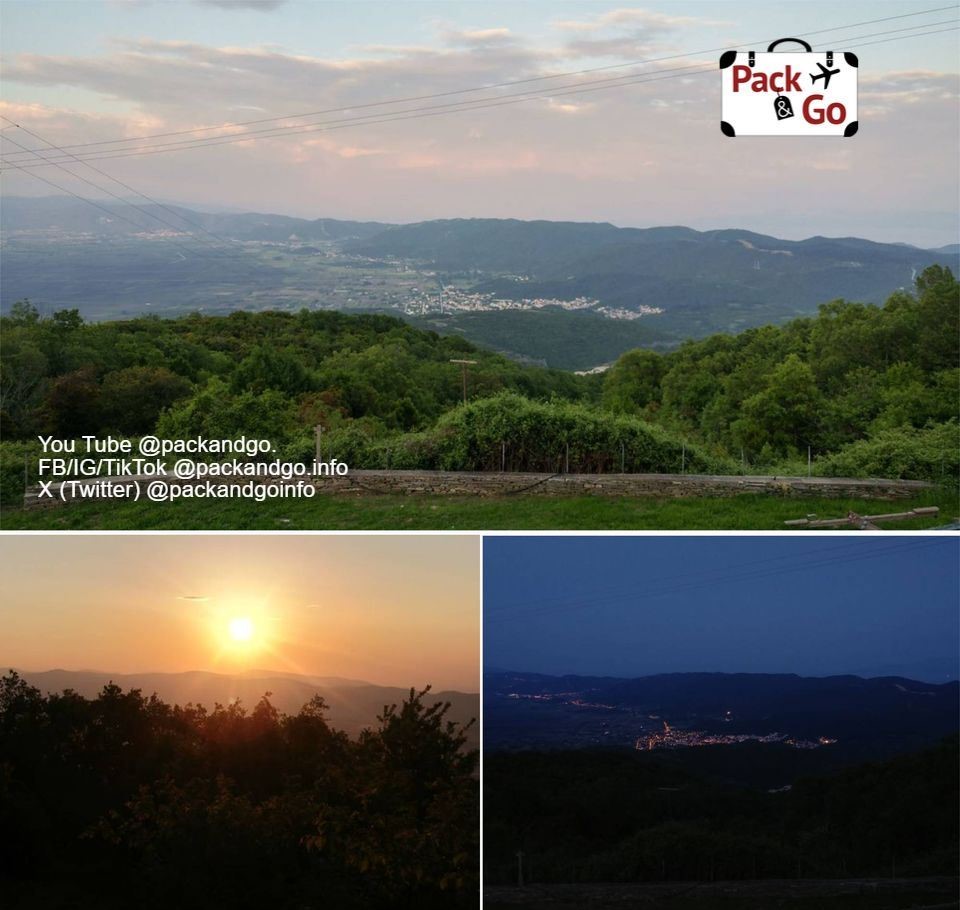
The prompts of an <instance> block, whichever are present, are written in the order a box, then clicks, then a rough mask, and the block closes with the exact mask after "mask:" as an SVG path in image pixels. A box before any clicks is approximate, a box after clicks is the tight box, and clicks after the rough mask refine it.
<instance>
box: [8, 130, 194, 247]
mask: <svg viewBox="0 0 960 910" xmlns="http://www.w3.org/2000/svg"><path fill="white" fill-rule="evenodd" d="M0 118H2V119H6V118H5V117H3V115H2V114H0ZM2 138H4V139H5V140H6V141H7V142H12V143H13V144H14V145H16V146H17V147H18V148H26V146H24V145H21V144H20V143H19V142H17V141H16V140H15V139H11V138H10V137H9V136H4V137H2ZM39 157H41V158H42V157H43V156H39ZM44 160H46V159H44ZM52 163H53V164H54V165H55V166H56V167H58V168H59V169H60V170H61V171H63V172H64V173H65V174H68V175H69V176H71V177H74V178H76V179H77V180H82V181H83V182H84V183H86V184H87V185H88V186H92V187H93V188H94V189H95V190H97V191H99V192H101V193H106V194H107V195H108V196H112V197H113V198H114V199H117V200H119V201H120V202H122V203H123V204H124V205H127V206H130V207H131V208H135V209H136V210H137V211H138V212H143V214H144V215H146V216H147V217H148V218H153V219H154V220H155V221H158V222H159V223H160V224H162V225H165V226H166V227H168V228H171V229H172V230H174V231H176V232H177V233H183V228H182V227H180V226H179V225H176V224H171V222H169V221H167V220H166V219H165V218H161V217H160V216H159V215H157V214H156V213H154V212H151V211H150V210H149V209H145V208H144V207H143V206H142V205H137V204H136V203H135V202H130V201H129V200H128V199H124V198H123V196H120V195H119V194H118V193H114V192H113V191H112V190H109V189H107V188H106V187H103V186H100V185H99V184H98V183H95V182H94V181H93V180H89V179H88V178H86V177H84V176H83V175H82V174H77V173H76V172H74V171H71V170H69V169H68V168H65V167H64V166H63V165H62V164H58V163H56V162H52ZM81 163H83V162H81ZM10 167H13V168H16V169H17V170H24V168H22V167H19V166H18V165H16V164H14V165H10ZM87 167H93V165H92V164H89V165H87ZM99 173H103V172H102V171H99ZM31 176H33V177H37V176H39V175H37V174H32V173H31ZM107 176H109V175H107ZM118 182H119V181H118ZM124 186H126V184H124ZM131 192H135V193H136V192H137V191H136V190H133V189H132V188H131ZM74 195H76V196H77V198H78V199H82V200H83V201H85V202H89V201H90V200H89V199H87V197H86V196H81V195H79V194H74ZM137 195H140V196H142V195H143V194H142V193H137ZM144 198H145V199H149V197H148V196H144ZM150 201H151V202H152V201H153V200H150ZM164 208H165V206H164ZM124 220H126V221H130V219H124ZM130 223H131V224H133V223H134V222H132V221H130ZM137 227H138V228H140V229H141V230H143V227H144V226H143V225H137ZM187 233H188V234H189V232H187ZM191 236H192V235H191ZM193 239H195V240H197V241H199V242H201V243H209V242H210V241H208V240H206V241H205V240H203V239H202V238H199V237H194V238H193ZM184 249H186V247H184ZM190 253H191V255H194V253H193V251H192V250H191V251H190Z"/></svg>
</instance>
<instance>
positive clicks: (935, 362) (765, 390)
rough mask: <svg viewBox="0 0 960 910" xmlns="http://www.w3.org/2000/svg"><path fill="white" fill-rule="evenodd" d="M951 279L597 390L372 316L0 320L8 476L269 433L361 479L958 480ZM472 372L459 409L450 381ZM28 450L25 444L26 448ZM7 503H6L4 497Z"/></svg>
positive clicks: (706, 351)
mask: <svg viewBox="0 0 960 910" xmlns="http://www.w3.org/2000/svg"><path fill="white" fill-rule="evenodd" d="M958 338H960V327H958V284H957V281H956V280H955V279H954V277H953V275H952V273H951V272H950V271H949V270H948V269H945V268H942V267H940V266H932V267H930V268H929V269H927V270H926V271H925V272H923V273H922V274H921V275H920V276H919V277H918V279H917V282H916V289H915V291H914V292H913V293H907V292H905V291H902V292H897V293H896V294H894V295H892V296H891V297H890V298H889V299H888V300H887V302H886V303H885V304H884V305H883V306H872V305H865V304H857V303H849V302H846V301H842V300H837V301H833V302H831V303H828V304H825V305H824V306H822V307H821V308H820V312H819V314H818V315H817V316H816V317H812V318H803V319H797V320H794V321H793V322H791V323H788V324H787V325H784V326H782V327H775V326H767V327H764V328H760V329H751V330H748V331H746V332H743V333H741V334H739V335H715V336H712V337H710V338H706V339H704V340H702V341H697V342H688V343H686V344H684V345H682V346H681V347H679V348H678V349H676V350H674V351H671V352H668V353H656V352H654V351H650V350H636V351H632V352H630V353H628V354H625V355H624V356H623V357H621V358H620V359H619V360H618V361H617V363H616V364H615V365H614V366H613V368H612V369H611V370H609V371H608V373H607V374H605V375H603V376H598V375H594V376H576V375H573V374H571V373H566V372H563V371H559V370H546V369H542V368H539V367H532V366H522V365H520V364H517V363H515V362H513V361H510V360H508V359H506V358H505V357H502V356H499V355H496V354H493V353H490V352H487V351H484V350H481V349H479V348H477V347H476V346H475V345H473V344H470V343H469V342H466V341H464V340H463V339H460V338H457V337H450V336H445V337H442V336H439V335H437V334H436V333H433V332H428V331H421V330H418V329H415V328H413V327H411V326H409V325H406V324H404V323H403V322H402V321H400V320H398V319H395V318H392V317H388V316H378V315H360V316H348V315H342V314H338V313H330V312H308V311H302V312H300V313H299V314H288V313H276V312H263V313H256V314H254V313H246V312H238V313H234V314H232V315H230V316H223V317H206V316H200V315H192V316H188V317H184V318H180V319H174V320H160V319H156V318H140V319H134V320H130V321H124V322H110V323H98V324H86V323H84V322H83V320H82V319H81V318H80V317H79V315H78V314H77V313H76V311H60V312H57V313H54V314H53V316H52V317H50V318H40V316H39V314H38V312H37V311H36V309H35V308H33V307H32V306H31V305H30V304H29V303H28V302H26V301H22V302H20V303H19V304H17V305H16V306H15V307H14V309H13V312H12V313H11V314H10V315H9V316H7V317H4V318H3V320H2V339H0V344H2V347H0V380H2V387H0V391H2V410H0V431H2V434H3V439H4V443H3V446H4V449H3V453H4V463H5V467H4V470H5V476H6V483H5V484H4V486H5V492H4V495H5V497H6V498H8V499H9V497H10V496H11V495H13V496H15V495H17V483H18V480H17V476H18V474H19V483H20V488H22V472H23V457H24V454H26V453H27V451H28V449H27V448H24V446H18V445H17V443H16V440H24V441H31V442H30V443H29V445H30V446H34V447H35V445H36V441H35V440H36V436H37V435H38V434H40V433H50V434H53V435H55V436H58V437H64V438H72V437H78V436H80V435H83V434H99V435H102V434H105V433H111V432H112V433H119V434H125V435H132V436H136V435H142V434H144V433H148V432H157V433H159V434H161V435H164V436H168V437H172V438H182V437H185V436H195V435H200V434H202V435H206V436H211V437H232V436H237V435H240V434H246V435H247V436H256V437H265V438H268V439H270V440H271V441H273V442H274V443H275V445H276V446H277V450H278V452H279V453H280V454H281V456H283V457H287V458H295V459H299V460H308V459H310V458H312V456H313V452H314V443H313V427H314V426H315V425H317V424H319V425H321V426H323V428H324V445H325V447H326V448H325V454H326V455H327V456H336V457H339V458H341V459H342V460H346V461H347V462H348V463H349V464H350V466H351V467H355V468H361V467H405V468H414V467H420V468H446V469H453V470H462V469H475V470H499V469H500V468H502V467H506V468H508V469H514V470H546V471H557V470H565V469H569V470H571V471H619V470H627V471H664V472H673V471H682V470H685V471H711V472H737V471H754V472H756V471H762V470H768V471H772V472H774V473H781V474H782V473H788V472H790V471H803V472H806V469H807V466H806V461H807V456H808V452H809V454H810V456H812V459H813V462H814V464H813V470H814V472H815V473H820V474H833V475H853V476H870V475H872V476H891V477H907V478H920V479H929V480H934V481H938V482H952V481H955V480H956V478H957V475H958V471H960V445H958V441H960V437H958V427H957V412H958V363H960V351H958V343H960V342H958ZM464 359H466V360H472V361H476V363H474V364H469V365H468V366H467V387H466V391H467V398H468V404H467V405H466V406H464V405H463V401H462V399H463V394H464V390H463V381H462V373H461V367H460V366H459V365H457V364H455V363H450V361H451V360H464ZM29 451H33V449H32V448H30V449H29ZM11 490H12V491H13V493H11Z"/></svg>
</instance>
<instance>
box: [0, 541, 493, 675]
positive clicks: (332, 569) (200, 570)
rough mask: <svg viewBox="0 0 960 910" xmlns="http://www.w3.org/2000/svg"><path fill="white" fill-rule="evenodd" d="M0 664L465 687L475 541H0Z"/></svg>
mask: <svg viewBox="0 0 960 910" xmlns="http://www.w3.org/2000/svg"><path fill="white" fill-rule="evenodd" d="M0 566H2V572H3V577H4V579H5V582H4V596H3V598H2V602H0V628H2V630H3V633H2V636H0V665H2V667H3V669H4V671H5V670H6V669H7V668H11V667H16V668H19V669H22V670H30V671H41V670H49V669H67V670H81V669H91V670H101V671H107V672H113V673H132V672H147V671H167V672H179V671H184V670H214V671H220V672H235V671H239V670H248V669H251V670H252V669H256V670H274V671H285V672H293V673H300V674H305V675H311V676H343V677H348V678H352V679H360V680H364V681H367V682H372V683H377V684H382V685H393V686H403V687H406V686H411V685H423V684H424V683H426V682H430V683H431V684H433V686H434V688H435V689H445V688H454V689H459V690H461V691H467V692H476V691H477V689H478V673H479V670H478V667H479V648H480V644H479V621H480V620H479V616H480V614H479V609H480V608H479V571H480V569H479V542H478V540H477V539H475V538H470V537H456V536H445V537H428V536H416V537H402V538H401V537H397V536H376V535H364V536H342V535H339V536H337V537H329V536H309V537H305V536H297V537H293V536H288V535H272V536H246V535H244V536H209V535H202V536H190V537H181V536H126V537H113V536H112V537H109V538H107V537H102V536H97V537H85V536H79V535H69V536H67V537H59V536H21V537H8V538H7V539H6V540H5V541H4V546H3V550H2V556H0Z"/></svg>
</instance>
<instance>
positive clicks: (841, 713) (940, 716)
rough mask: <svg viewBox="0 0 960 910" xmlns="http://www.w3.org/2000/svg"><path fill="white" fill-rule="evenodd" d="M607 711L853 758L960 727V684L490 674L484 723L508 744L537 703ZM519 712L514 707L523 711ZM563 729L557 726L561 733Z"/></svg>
mask: <svg viewBox="0 0 960 910" xmlns="http://www.w3.org/2000/svg"><path fill="white" fill-rule="evenodd" d="M536 696H540V697H543V696H546V697H547V698H546V699H545V700H546V702H547V703H548V704H551V703H552V704H554V705H572V706H574V707H576V706H577V704H578V703H580V704H587V705H593V706H599V707H601V708H602V707H604V706H606V708H608V709H610V710H616V711H618V712H626V713H628V714H633V715H634V716H636V717H638V718H642V717H647V718H649V717H651V716H653V717H663V718H664V719H667V720H669V721H670V722H671V723H672V722H673V721H674V720H680V719H684V720H685V721H686V722H690V723H696V725H697V726H698V727H699V728H701V729H704V730H707V731H713V732H718V731H724V732H729V733H751V734H759V735H767V734H771V733H774V732H778V733H782V734H789V735H791V736H794V737H800V738H805V739H814V740H816V739H817V738H818V737H820V736H828V737H833V738H836V739H838V740H839V741H841V742H842V743H843V747H844V748H850V749H851V750H852V752H853V753H855V754H857V755H859V754H861V753H864V754H869V752H870V750H872V749H880V750H882V751H884V752H890V753H891V754H892V753H895V752H897V751H902V750H906V749H908V748H914V747H916V748H919V747H922V746H923V745H925V744H929V743H933V742H936V741H937V740H938V739H940V738H941V737H943V736H946V735H948V734H950V733H953V732H955V731H956V730H957V729H958V726H960V720H958V718H960V683H958V682H957V681H952V682H947V683H927V682H919V681H917V680H912V679H907V678H905V677H898V676H890V677H876V678H870V679H865V678H863V677H859V676H824V677H804V676H797V675H795V674H768V673H665V674H657V675H653V676H643V677H638V678H635V679H623V678H617V677H580V676H546V675H543V674H537V673H516V672H492V673H491V672H488V673H485V674H484V697H485V702H484V707H485V711H486V718H487V720H486V721H485V723H486V724H488V725H489V726H492V725H499V726H500V729H502V730H503V731H504V734H503V735H504V737H505V740H504V741H509V736H510V735H511V734H510V733H509V731H510V729H511V726H512V725H514V724H515V723H516V717H514V715H515V714H516V712H517V711H520V710H526V709H521V706H522V705H526V704H531V703H532V704H536V703H537V701H536V698H534V700H533V702H531V701H530V698H531V697H536ZM515 706H516V707H515ZM560 726H562V725H561V724H558V729H559V728H560Z"/></svg>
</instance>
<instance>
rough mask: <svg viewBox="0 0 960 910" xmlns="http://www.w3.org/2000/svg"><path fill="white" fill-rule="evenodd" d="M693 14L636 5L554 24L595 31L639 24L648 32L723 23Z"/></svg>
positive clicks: (573, 29)
mask: <svg viewBox="0 0 960 910" xmlns="http://www.w3.org/2000/svg"><path fill="white" fill-rule="evenodd" d="M725 24H726V23H719V22H712V21H710V20H707V19H699V18H697V17H695V16H668V15H666V14H664V13H655V12H651V11H650V10H645V9H639V8H636V7H630V8H621V9H614V10H609V11H607V12H605V13H600V14H599V15H597V16H594V17H593V18H592V19H562V20H559V21H557V22H554V26H555V27H556V28H558V29H562V30H564V31H573V32H597V31H601V30H602V29H605V28H610V27H611V26H619V25H632V26H639V27H640V28H642V29H644V30H646V31H648V32H668V31H674V30H675V29H678V28H683V27H685V26H688V25H725Z"/></svg>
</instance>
